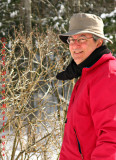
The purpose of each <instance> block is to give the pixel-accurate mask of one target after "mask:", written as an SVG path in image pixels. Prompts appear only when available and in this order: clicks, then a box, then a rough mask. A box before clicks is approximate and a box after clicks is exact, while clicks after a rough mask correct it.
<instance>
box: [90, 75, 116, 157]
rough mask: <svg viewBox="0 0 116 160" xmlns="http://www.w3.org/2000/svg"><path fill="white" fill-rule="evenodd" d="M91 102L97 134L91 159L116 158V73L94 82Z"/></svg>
mask: <svg viewBox="0 0 116 160" xmlns="http://www.w3.org/2000/svg"><path fill="white" fill-rule="evenodd" d="M90 102H91V104H90V106H91V115H92V119H93V123H94V127H95V131H96V135H97V141H96V147H95V149H94V150H93V152H92V155H91V160H116V73H114V74H110V75H107V76H104V77H101V79H99V80H98V81H96V82H93V87H92V88H91V91H90Z"/></svg>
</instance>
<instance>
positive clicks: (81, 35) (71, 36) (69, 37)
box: [69, 34, 86, 38]
mask: <svg viewBox="0 0 116 160" xmlns="http://www.w3.org/2000/svg"><path fill="white" fill-rule="evenodd" d="M80 37H86V36H85V35H84V34H82V35H80ZM80 37H78V38H80ZM69 38H73V37H72V36H69Z"/></svg>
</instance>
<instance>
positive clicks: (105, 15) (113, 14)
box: [101, 8, 116, 19]
mask: <svg viewBox="0 0 116 160" xmlns="http://www.w3.org/2000/svg"><path fill="white" fill-rule="evenodd" d="M115 15H116V8H115V9H114V11H112V12H111V13H103V14H101V18H103V19H104V18H106V17H113V16H115Z"/></svg>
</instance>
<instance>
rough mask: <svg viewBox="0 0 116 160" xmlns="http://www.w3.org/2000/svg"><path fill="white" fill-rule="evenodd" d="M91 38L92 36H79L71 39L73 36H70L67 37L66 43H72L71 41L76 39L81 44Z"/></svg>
mask: <svg viewBox="0 0 116 160" xmlns="http://www.w3.org/2000/svg"><path fill="white" fill-rule="evenodd" d="M91 38H93V37H89V38H87V37H80V38H78V39H73V38H71V37H68V39H67V43H68V44H73V43H74V42H75V41H76V42H78V43H79V44H82V43H85V42H86V41H87V39H91Z"/></svg>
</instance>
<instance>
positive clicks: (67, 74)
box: [56, 45, 110, 80]
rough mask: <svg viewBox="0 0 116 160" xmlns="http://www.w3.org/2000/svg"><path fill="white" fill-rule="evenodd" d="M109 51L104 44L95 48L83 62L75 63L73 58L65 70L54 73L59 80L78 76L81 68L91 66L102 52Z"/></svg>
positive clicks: (106, 52)
mask: <svg viewBox="0 0 116 160" xmlns="http://www.w3.org/2000/svg"><path fill="white" fill-rule="evenodd" d="M108 53H110V50H109V49H108V48H107V47H106V46H105V45H104V46H101V47H99V48H97V49H95V50H94V51H93V52H92V53H91V54H90V55H89V56H88V57H87V58H86V59H85V60H84V61H83V62H81V63H80V64H79V65H77V64H76V63H75V62H74V60H72V61H71V63H70V64H69V65H68V66H67V68H66V70H65V71H63V72H60V73H58V74H57V75H56V78H57V79H59V80H71V79H73V78H78V77H79V76H81V74H82V69H83V68H84V67H91V66H92V65H93V64H95V63H96V62H97V61H98V60H99V59H100V58H101V57H102V55H103V54H108Z"/></svg>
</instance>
